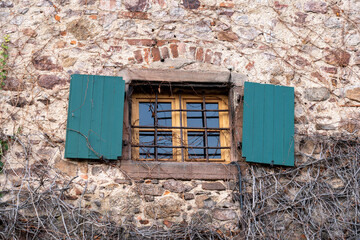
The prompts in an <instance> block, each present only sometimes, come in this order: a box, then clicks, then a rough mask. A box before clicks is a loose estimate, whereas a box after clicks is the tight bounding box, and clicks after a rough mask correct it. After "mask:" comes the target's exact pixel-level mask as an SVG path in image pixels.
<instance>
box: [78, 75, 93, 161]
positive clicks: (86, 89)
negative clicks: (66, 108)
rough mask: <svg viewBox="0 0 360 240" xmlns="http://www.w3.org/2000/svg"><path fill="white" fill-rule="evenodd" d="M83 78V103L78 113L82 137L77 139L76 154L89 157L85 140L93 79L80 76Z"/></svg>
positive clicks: (89, 128) (89, 122) (87, 131)
mask: <svg viewBox="0 0 360 240" xmlns="http://www.w3.org/2000/svg"><path fill="white" fill-rule="evenodd" d="M82 77H83V80H82V81H83V91H82V99H83V102H82V103H81V106H80V107H79V112H80V126H79V132H80V133H82V134H83V135H82V136H81V137H80V138H79V145H78V154H79V156H87V157H88V156H89V151H90V149H89V146H88V142H87V140H86V138H87V139H89V133H90V130H91V125H90V124H91V110H92V109H91V100H92V97H93V84H94V79H93V77H92V76H82Z"/></svg>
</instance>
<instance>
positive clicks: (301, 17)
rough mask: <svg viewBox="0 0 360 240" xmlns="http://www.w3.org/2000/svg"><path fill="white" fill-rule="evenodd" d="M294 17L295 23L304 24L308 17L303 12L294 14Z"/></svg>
mask: <svg viewBox="0 0 360 240" xmlns="http://www.w3.org/2000/svg"><path fill="white" fill-rule="evenodd" d="M295 15H296V18H295V22H296V23H300V24H304V23H305V22H306V17H307V16H308V14H306V13H303V12H296V13H295Z"/></svg>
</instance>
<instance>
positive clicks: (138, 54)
mask: <svg viewBox="0 0 360 240" xmlns="http://www.w3.org/2000/svg"><path fill="white" fill-rule="evenodd" d="M134 57H135V59H136V61H137V63H142V62H143V57H142V55H141V50H136V51H135V52H134Z"/></svg>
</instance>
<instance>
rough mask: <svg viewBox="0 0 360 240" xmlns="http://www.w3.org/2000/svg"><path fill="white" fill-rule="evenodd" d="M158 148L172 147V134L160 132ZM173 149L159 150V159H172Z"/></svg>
mask: <svg viewBox="0 0 360 240" xmlns="http://www.w3.org/2000/svg"><path fill="white" fill-rule="evenodd" d="M157 136H158V142H157V144H158V146H172V132H158V135H157ZM172 158H173V149H172V148H160V147H159V148H158V159H172Z"/></svg>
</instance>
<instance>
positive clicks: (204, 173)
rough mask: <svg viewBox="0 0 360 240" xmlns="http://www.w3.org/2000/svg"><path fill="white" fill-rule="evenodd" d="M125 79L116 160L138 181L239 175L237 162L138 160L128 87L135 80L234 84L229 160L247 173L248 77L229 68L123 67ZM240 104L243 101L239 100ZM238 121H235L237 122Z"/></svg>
mask: <svg viewBox="0 0 360 240" xmlns="http://www.w3.org/2000/svg"><path fill="white" fill-rule="evenodd" d="M119 75H121V76H123V77H124V79H125V80H126V86H127V87H126V95H125V96H126V99H125V100H126V102H127V103H128V104H125V106H124V107H125V109H124V132H123V134H124V136H123V137H124V138H123V139H124V143H123V156H122V157H121V159H120V161H118V162H117V164H118V166H119V169H120V170H121V171H122V172H123V173H124V174H125V175H126V176H127V177H128V178H131V179H135V180H143V179H179V180H192V179H197V180H230V179H234V178H237V176H238V171H237V167H236V166H235V165H234V164H225V163H214V162H169V161H136V159H134V158H132V154H131V149H132V147H131V141H132V134H131V114H130V113H131V112H132V111H131V108H132V104H131V101H132V98H131V95H132V91H131V88H130V87H129V86H130V85H131V84H132V83H133V82H134V81H139V80H141V81H152V82H157V83H159V84H162V83H166V84H171V85H175V84H182V83H185V82H188V81H189V79H190V80H191V82H193V83H208V84H214V85H225V84H227V85H231V86H230V88H229V98H228V99H229V100H228V104H229V109H230V112H229V118H230V119H229V121H230V122H229V125H230V137H231V150H230V161H231V162H235V161H236V162H238V163H239V165H240V167H241V171H242V174H243V175H244V174H245V173H246V169H247V164H246V163H245V162H244V161H243V160H241V149H240V148H238V146H239V143H241V141H242V104H239V99H241V97H242V95H243V83H244V79H245V78H246V76H244V75H241V74H232V73H231V72H229V71H207V72H201V71H194V70H174V69H123V70H121V71H120V72H119ZM240 103H241V100H240ZM235 120H236V121H235Z"/></svg>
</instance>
